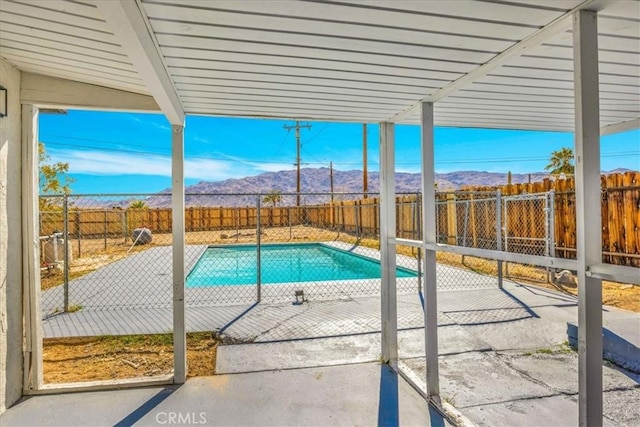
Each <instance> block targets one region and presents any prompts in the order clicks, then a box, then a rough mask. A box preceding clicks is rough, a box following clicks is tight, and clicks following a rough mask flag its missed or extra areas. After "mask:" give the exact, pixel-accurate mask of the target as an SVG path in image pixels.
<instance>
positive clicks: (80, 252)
mask: <svg viewBox="0 0 640 427" xmlns="http://www.w3.org/2000/svg"><path fill="white" fill-rule="evenodd" d="M76 227H77V228H78V233H77V234H78V258H80V257H82V223H81V222H80V212H76Z"/></svg>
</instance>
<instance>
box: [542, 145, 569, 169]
mask: <svg viewBox="0 0 640 427" xmlns="http://www.w3.org/2000/svg"><path fill="white" fill-rule="evenodd" d="M545 170H548V171H549V174H551V175H560V174H565V175H573V172H574V170H575V167H574V166H573V150H572V149H571V148H568V147H562V148H561V149H560V150H557V151H553V152H552V153H551V157H550V158H549V164H548V165H547V166H545Z"/></svg>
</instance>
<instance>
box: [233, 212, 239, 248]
mask: <svg viewBox="0 0 640 427" xmlns="http://www.w3.org/2000/svg"><path fill="white" fill-rule="evenodd" d="M234 217H235V220H236V242H237V241H238V239H239V238H240V208H236V212H235V215H234Z"/></svg>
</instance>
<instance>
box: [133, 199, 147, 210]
mask: <svg viewBox="0 0 640 427" xmlns="http://www.w3.org/2000/svg"><path fill="white" fill-rule="evenodd" d="M146 208H147V204H146V203H145V201H144V200H134V201H133V202H131V203H130V204H129V209H146Z"/></svg>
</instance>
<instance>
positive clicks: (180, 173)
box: [171, 125, 187, 384]
mask: <svg viewBox="0 0 640 427" xmlns="http://www.w3.org/2000/svg"><path fill="white" fill-rule="evenodd" d="M171 147H172V157H171V182H172V185H171V208H172V223H171V226H172V230H173V382H174V383H176V384H182V383H184V382H185V381H186V379H187V335H186V328H185V323H186V322H185V304H184V286H185V271H184V244H185V236H184V127H183V126H178V125H173V126H171Z"/></svg>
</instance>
